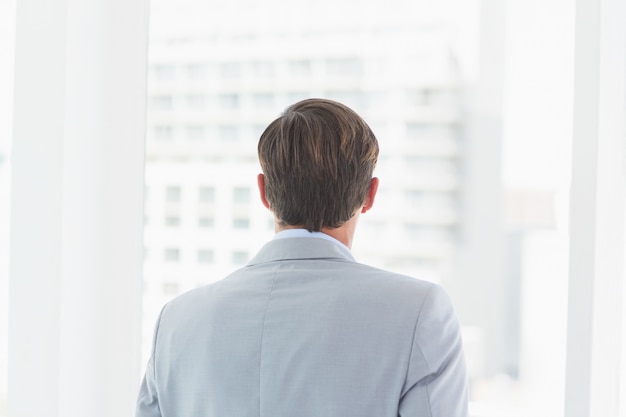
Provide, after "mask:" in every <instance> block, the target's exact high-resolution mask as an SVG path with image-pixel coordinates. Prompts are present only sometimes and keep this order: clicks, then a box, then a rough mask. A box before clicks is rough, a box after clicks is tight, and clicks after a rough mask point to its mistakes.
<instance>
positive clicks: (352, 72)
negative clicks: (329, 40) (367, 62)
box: [326, 58, 363, 76]
mask: <svg viewBox="0 0 626 417" xmlns="http://www.w3.org/2000/svg"><path fill="white" fill-rule="evenodd" d="M326 72H327V73H328V75H334V76H347V75H349V76H358V75H361V74H362V73H363V63H362V62H361V61H360V60H358V59H356V58H333V59H328V60H326Z"/></svg>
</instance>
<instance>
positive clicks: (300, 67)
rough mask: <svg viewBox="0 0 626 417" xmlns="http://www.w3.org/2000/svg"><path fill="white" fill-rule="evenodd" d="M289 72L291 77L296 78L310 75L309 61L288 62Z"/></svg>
mask: <svg viewBox="0 0 626 417" xmlns="http://www.w3.org/2000/svg"><path fill="white" fill-rule="evenodd" d="M289 71H290V73H291V75H293V76H296V77H302V76H308V75H311V61H310V60H307V59H302V60H297V61H290V62H289Z"/></svg>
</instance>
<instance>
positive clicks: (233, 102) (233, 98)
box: [218, 94, 239, 110]
mask: <svg viewBox="0 0 626 417" xmlns="http://www.w3.org/2000/svg"><path fill="white" fill-rule="evenodd" d="M218 102H219V105H220V107H221V108H223V109H231V110H233V109H237V108H239V96H238V95H237V94H220V95H219V96H218Z"/></svg>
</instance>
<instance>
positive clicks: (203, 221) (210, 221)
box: [198, 217, 215, 229]
mask: <svg viewBox="0 0 626 417" xmlns="http://www.w3.org/2000/svg"><path fill="white" fill-rule="evenodd" d="M198 227H200V228H203V229H205V228H211V227H215V218H213V217H199V218H198Z"/></svg>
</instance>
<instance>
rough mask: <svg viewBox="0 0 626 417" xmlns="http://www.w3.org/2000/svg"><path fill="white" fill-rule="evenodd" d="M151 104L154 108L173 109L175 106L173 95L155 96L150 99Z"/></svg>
mask: <svg viewBox="0 0 626 417" xmlns="http://www.w3.org/2000/svg"><path fill="white" fill-rule="evenodd" d="M150 105H151V107H152V108H153V109H154V110H171V109H172V108H173V107H174V98H173V97H172V96H154V97H152V98H151V99H150Z"/></svg>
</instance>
